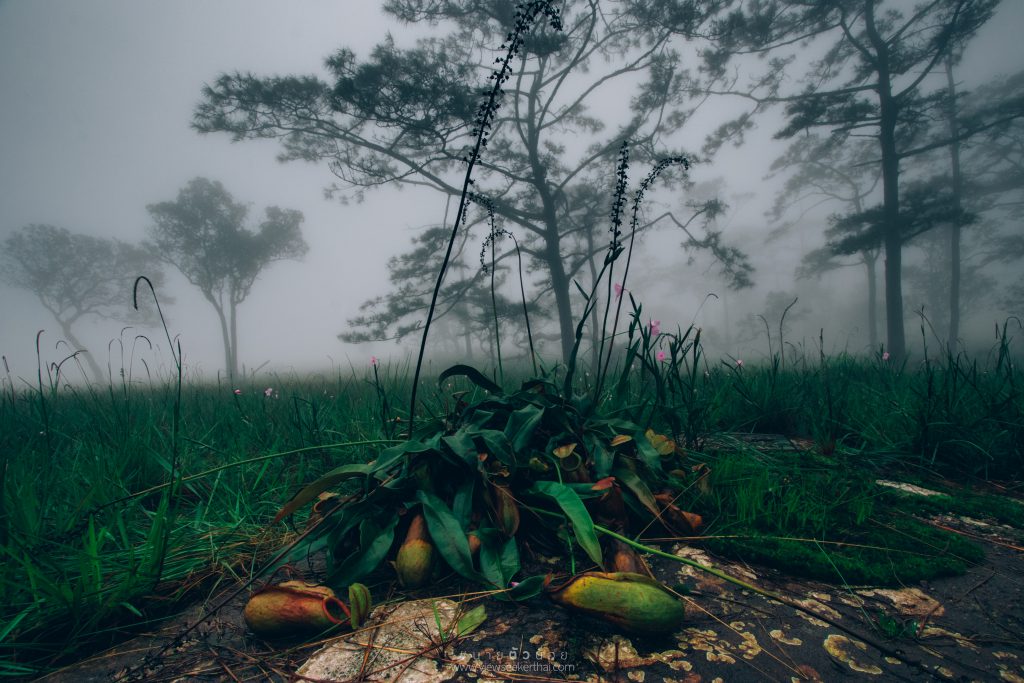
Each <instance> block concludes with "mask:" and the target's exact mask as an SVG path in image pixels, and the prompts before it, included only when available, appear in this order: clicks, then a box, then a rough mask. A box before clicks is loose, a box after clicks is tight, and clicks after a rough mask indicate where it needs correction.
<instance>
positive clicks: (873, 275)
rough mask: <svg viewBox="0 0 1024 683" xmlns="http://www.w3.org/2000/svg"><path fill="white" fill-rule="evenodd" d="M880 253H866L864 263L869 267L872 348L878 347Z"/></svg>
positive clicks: (869, 334)
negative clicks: (878, 271)
mask: <svg viewBox="0 0 1024 683" xmlns="http://www.w3.org/2000/svg"><path fill="white" fill-rule="evenodd" d="M877 264H878V254H877V253H872V254H870V255H868V254H865V255H864V265H865V266H867V269H868V339H870V344H871V349H872V351H874V350H875V349H877V348H878V273H877V270H878V268H877Z"/></svg>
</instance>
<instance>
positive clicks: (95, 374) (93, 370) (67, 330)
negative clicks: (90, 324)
mask: <svg viewBox="0 0 1024 683" xmlns="http://www.w3.org/2000/svg"><path fill="white" fill-rule="evenodd" d="M57 322H58V323H60V330H61V334H63V335H64V338H65V339H67V341H68V342H69V343H70V344H71V346H72V347H73V349H74V350H75V351H81V352H82V353H80V354H78V358H84V359H85V364H86V365H88V366H89V374H91V375H92V380H93V381H95V382H100V383H102V382H103V370H102V369H101V368H100V364H99V363H97V362H96V359H95V358H94V357H93V355H92V354H91V353H89V349H87V348H85V345H84V344H82V342H80V341H78V338H77V337H75V335H74V334H73V333H72V332H71V322H70V321H68V322H65V321H63V320H58V321H57ZM86 379H87V380H88V379H90V378H89V377H88V376H87V377H86Z"/></svg>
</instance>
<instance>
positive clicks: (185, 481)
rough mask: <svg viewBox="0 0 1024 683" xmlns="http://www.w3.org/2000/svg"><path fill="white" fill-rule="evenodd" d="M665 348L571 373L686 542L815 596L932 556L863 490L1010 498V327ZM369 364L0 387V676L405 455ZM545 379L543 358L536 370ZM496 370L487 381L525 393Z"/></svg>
mask: <svg viewBox="0 0 1024 683" xmlns="http://www.w3.org/2000/svg"><path fill="white" fill-rule="evenodd" d="M680 338H685V336H684V335H678V336H675V337H673V336H671V335H669V336H668V337H667V338H666V342H668V343H667V344H666V345H665V347H664V348H666V349H667V350H668V351H670V353H666V354H665V355H664V357H660V356H659V355H657V354H656V352H655V347H654V346H653V345H652V344H647V343H645V344H644V348H643V350H642V352H641V355H640V356H638V357H637V358H635V359H634V361H635V362H632V363H631V364H628V365H627V366H625V367H627V370H626V371H622V370H621V366H620V370H619V371H613V372H612V373H611V374H610V377H613V378H614V380H615V381H614V382H609V386H608V387H607V388H602V389H601V391H600V394H599V395H596V396H594V395H593V394H594V389H595V388H594V387H589V386H587V381H588V380H587V377H588V376H587V375H586V374H584V373H580V374H579V375H578V377H579V378H580V379H578V381H577V383H576V388H575V389H574V391H577V392H578V393H579V394H580V395H581V396H589V397H590V398H589V399H587V400H588V401H590V403H591V408H592V410H593V412H594V414H596V415H600V416H603V418H607V420H609V421H610V420H615V419H628V420H629V421H631V422H632V423H635V424H637V425H640V426H641V427H642V428H644V429H647V428H650V429H652V430H653V431H654V433H655V434H656V435H663V436H664V437H665V438H670V439H672V440H673V441H674V443H676V444H678V453H679V455H678V458H679V460H678V463H679V464H678V467H679V468H681V469H682V470H683V471H684V472H683V473H679V470H675V472H676V473H675V474H674V475H672V476H675V477H677V478H678V479H679V480H680V481H682V479H684V478H687V481H689V484H687V485H686V486H683V487H682V488H681V492H680V493H679V494H678V496H677V498H676V500H675V502H676V504H677V505H678V506H679V507H680V508H682V509H684V510H689V511H691V512H693V513H696V514H699V515H700V516H701V517H702V518H703V520H704V522H705V524H704V526H703V527H702V529H701V534H702V535H704V536H705V537H706V540H705V541H704V542H705V543H706V544H707V545H708V546H709V547H710V548H711V549H713V550H715V551H717V552H721V553H725V554H728V553H730V552H733V553H743V554H744V556H745V557H748V558H752V559H756V560H759V561H764V562H768V563H772V562H775V563H781V564H782V565H783V566H787V564H786V563H787V562H788V563H789V565H788V566H790V567H798V566H802V567H804V571H805V573H810V574H811V575H815V576H821V577H822V578H826V579H829V580H833V581H848V582H850V583H857V582H884V581H885V580H886V576H885V575H883V574H884V572H883V573H879V572H878V571H876V569H875V568H874V567H875V564H876V562H875V559H873V557H874V556H872V555H871V551H870V550H867V549H865V548H868V547H875V546H879V547H887V548H889V549H898V550H900V551H901V552H904V554H905V555H907V556H908V557H910V558H920V557H924V556H927V548H928V547H931V546H933V545H934V544H935V543H936V542H938V541H936V539H935V538H934V535H935V533H937V532H935V531H934V530H930V531H929V530H926V529H924V528H923V527H922V525H917V526H908V524H910V523H909V522H901V523H900V524H901V526H900V528H899V530H898V534H897V532H894V533H888V532H884V533H883V531H884V530H885V529H892V528H894V526H893V525H894V524H896V522H894V521H893V520H894V518H893V517H892V516H891V511H892V509H894V508H895V507H898V506H899V505H901V504H902V503H901V502H900V500H899V499H898V496H894V495H893V494H891V493H886V492H885V491H884V490H882V489H881V488H880V487H878V486H876V485H875V484H874V482H875V480H876V479H878V478H882V477H888V478H893V477H902V478H903V479H904V480H908V479H909V480H913V481H919V480H935V479H936V478H941V477H950V478H956V479H957V480H959V481H979V482H980V481H999V482H1004V483H1005V484H1006V485H1007V486H1008V487H1010V488H1009V490H1010V491H1011V492H1012V491H1013V487H1016V490H1017V492H1018V493H1019V492H1020V490H1019V489H1020V481H1021V474H1022V472H1024V395H1022V393H1021V392H1022V388H1024V384H1022V382H1024V376H1022V373H1021V371H1020V369H1019V367H1020V366H1019V365H1015V364H1014V363H1013V353H1012V348H1011V346H1012V340H1011V339H1010V338H1009V337H1008V336H1007V335H1005V334H1004V335H1003V337H1002V339H1001V340H1000V341H999V343H998V344H997V345H996V346H995V347H994V348H993V350H992V352H991V353H989V354H987V355H984V356H980V357H977V358H966V357H964V356H960V355H944V356H940V357H938V358H935V357H932V358H925V359H918V360H916V361H913V362H911V363H907V364H905V365H898V366H897V365H894V364H892V363H890V362H889V361H887V360H883V359H882V357H881V356H878V357H874V358H857V357H852V356H839V357H823V356H814V357H792V354H791V355H790V356H787V357H786V358H785V362H783V359H782V358H779V357H778V356H776V357H774V358H772V359H768V360H767V361H765V362H763V363H760V364H758V363H754V362H751V361H748V362H747V363H745V364H738V363H737V362H736V361H735V360H734V359H726V360H724V361H710V360H707V359H706V358H705V357H704V356H703V355H702V352H701V349H700V347H699V344H696V345H690V346H676V347H673V346H672V343H673V342H674V341H678V340H679V339H680ZM376 370H377V371H378V372H377V373H376V377H375V373H374V372H373V371H372V369H371V367H370V366H369V365H367V367H366V368H365V369H364V370H354V371H346V372H341V373H339V372H334V373H332V374H330V375H311V376H307V377H297V376H287V377H282V376H259V377H258V378H250V379H246V380H244V381H241V382H240V383H239V385H238V386H237V387H236V386H230V385H225V384H221V385H219V386H216V385H210V384H202V383H188V382H186V383H184V384H183V385H182V387H181V393H180V396H179V394H178V387H177V382H176V378H174V377H171V378H165V379H154V378H147V379H146V381H128V380H127V379H120V378H119V379H117V380H116V381H115V382H113V383H111V384H109V385H107V386H102V387H99V386H95V385H93V386H91V387H83V386H72V385H68V384H65V383H64V382H62V381H60V379H59V378H56V377H52V376H50V377H48V376H47V374H46V373H45V372H42V373H41V375H40V378H39V381H38V382H37V385H36V386H29V385H26V384H24V383H15V382H14V381H12V380H11V379H10V378H7V380H5V382H4V384H3V394H2V397H0V458H2V462H0V477H2V479H0V491H2V498H0V598H2V599H0V610H2V613H0V674H2V675H8V676H24V675H31V674H33V673H36V672H39V671H43V670H46V669H48V668H51V667H53V666H55V665H56V664H57V663H59V662H61V661H65V660H67V659H69V658H73V657H74V656H75V655H76V654H79V653H81V652H83V651H84V650H85V649H88V648H94V647H96V646H97V644H98V643H103V642H107V641H109V640H111V639H116V638H118V637H121V635H120V634H122V633H123V632H124V630H125V629H130V628H132V627H137V626H139V625H142V624H152V623H153V622H154V621H157V620H159V619H161V618H162V617H164V616H166V615H168V614H171V613H173V612H174V610H175V609H176V608H177V607H179V606H180V605H182V604H184V603H187V602H189V601H192V600H196V599H200V598H202V597H203V596H205V595H207V594H209V592H210V591H211V590H212V589H213V588H214V587H216V586H217V585H218V583H219V582H222V581H230V582H236V581H238V580H239V579H247V578H249V577H251V576H253V573H254V572H256V571H257V570H258V569H260V567H261V563H262V562H263V561H265V560H266V558H267V557H269V555H270V554H271V553H272V552H273V551H275V550H277V549H278V548H280V547H281V545H282V544H283V543H284V542H286V541H287V540H288V539H289V538H292V537H294V535H295V531H294V530H295V528H296V526H295V525H297V526H298V528H301V526H302V523H303V519H302V517H303V516H304V515H306V514H307V511H306V509H305V508H304V509H302V510H300V511H299V513H298V514H297V515H296V519H295V520H294V524H293V525H291V526H290V525H289V524H286V523H281V524H277V525H271V524H270V522H271V520H272V519H273V517H274V514H275V513H276V512H277V511H278V510H279V509H280V508H281V506H282V504H283V503H285V502H286V501H287V500H289V498H291V497H292V496H293V495H294V494H295V493H296V491H298V490H299V489H301V488H302V487H303V486H304V485H305V484H308V483H309V482H310V481H313V480H315V479H316V478H317V477H319V476H320V475H321V474H323V473H324V472H326V471H328V470H330V469H332V468H335V467H337V466H339V465H342V464H346V463H366V462H368V461H370V460H373V459H374V458H376V457H378V455H379V454H380V453H381V452H382V451H383V450H384V449H385V448H387V447H388V446H390V445H393V444H395V443H397V442H398V440H400V437H401V432H402V429H403V422H402V419H403V416H405V415H406V409H405V406H407V404H408V397H409V393H410V389H411V387H410V382H411V380H410V375H411V373H410V372H409V368H408V367H407V366H402V367H398V366H393V367H384V366H382V367H379V368H376ZM438 370H439V368H435V369H433V371H430V372H427V373H425V374H424V377H425V379H424V380H423V381H422V384H421V388H420V398H421V405H422V406H423V407H422V408H421V409H420V410H421V414H422V415H423V417H421V421H422V422H421V424H422V425H423V426H421V429H434V430H440V432H444V431H445V429H446V427H445V424H446V422H445V421H446V420H447V419H448V417H447V416H450V415H452V414H453V411H455V410H456V408H457V406H459V405H462V404H461V403H460V401H462V402H464V401H469V402H472V401H474V400H480V399H482V397H485V392H483V391H482V390H481V389H479V388H478V387H477V386H476V385H474V384H473V383H471V382H469V381H467V380H466V379H465V378H464V377H451V378H448V379H446V380H445V381H444V382H443V383H442V384H440V385H439V384H438V383H437V381H436V377H437V376H438V375H439V372H438ZM563 374H564V370H563V369H561V368H557V367H556V369H555V370H554V371H553V373H552V375H551V377H552V378H555V379H557V380H558V381H561V377H562V376H563ZM510 375H511V373H509V372H508V371H507V369H506V381H505V383H504V386H505V388H506V389H510V388H515V387H518V385H519V384H520V382H521V381H522V380H521V379H516V380H513V379H511V378H510ZM556 383H557V382H556ZM462 391H466V392H469V393H468V394H466V395H465V396H463V395H460V394H459V393H458V392H462ZM396 418H397V420H396ZM608 424H612V423H611V422H608ZM446 433H450V431H449V432H446ZM750 433H772V434H781V435H785V436H786V437H793V438H794V439H795V440H796V441H794V442H792V443H791V444H790V445H791V446H792V445H794V444H796V445H795V446H794V447H792V448H782V449H777V448H775V449H773V448H767V449H766V448H761V447H757V446H756V445H751V443H750V441H749V440H745V439H744V438H743V435H745V434H750ZM783 441H784V440H783ZM796 446H799V447H796ZM172 473H173V476H174V477H175V479H176V481H177V485H176V486H175V487H174V490H173V495H172V488H171V487H170V486H169V482H170V480H171V476H172ZM697 473H700V475H699V476H698V474H697ZM1014 482H1016V483H1014ZM652 488H653V487H652ZM928 504H929V505H931V506H932V507H933V508H935V507H937V508H939V509H942V508H948V509H955V508H956V507H957V506H958V505H960V506H965V507H969V508H971V509H972V510H978V509H979V508H980V509H986V510H995V511H996V514H997V515H999V514H1002V515H1004V516H1007V517H1013V516H1014V515H1020V514H1021V513H1020V509H1021V506H1019V505H1016V503H1004V504H1002V505H1001V506H999V505H992V504H990V503H989V502H985V501H984V500H982V501H981V502H979V501H978V500H977V499H976V498H960V499H958V498H957V497H956V496H953V497H945V498H944V499H941V500H939V501H931V502H929V503H928ZM905 507H906V506H905ZM879 529H882V530H883V531H879ZM915 534H916V536H915ZM915 538H916V540H914V539H915ZM793 539H796V540H793ZM901 539H902V540H901ZM907 539H911V540H907ZM838 541H842V542H844V543H847V544H850V546H854V547H850V546H841V545H839V544H838V543H837V542H838ZM697 542H699V541H697ZM942 542H943V543H949V542H956V543H958V544H959V545H958V546H957V552H956V553H954V554H955V555H957V556H958V557H959V558H960V559H961V560H963V561H964V562H970V561H975V560H977V559H978V557H979V555H978V552H979V551H977V549H975V548H973V546H971V545H970V544H968V543H966V542H963V541H960V540H959V539H954V541H950V540H948V539H947V540H945V541H942ZM823 543H824V544H825V545H822V544H823ZM830 543H833V544H836V545H834V546H833V545H828V544H830ZM915 544H916V545H915ZM860 546H863V547H860ZM896 546H899V547H898V548H896ZM918 546H919V547H918ZM823 547H824V548H826V549H827V550H828V551H827V552H825V553H824V554H823V553H822V551H821V548H823ZM833 548H834V549H833ZM919 551H920V552H919ZM886 557H888V555H887V556H886ZM822 558H824V559H822ZM889 564H891V563H890V562H889V561H888V560H887V561H886V565H887V566H888V565H889ZM901 566H902V565H901ZM959 569H962V566H961V567H959ZM899 571H902V572H903V574H901V575H899V576H898V577H897V578H917V577H920V576H922V575H926V574H928V572H931V573H932V574H934V573H942V572H955V571H958V566H957V565H956V562H952V563H951V564H948V565H941V563H936V562H934V561H929V560H922V559H916V560H911V561H908V563H907V564H906V566H905V567H904V568H903V569H901V570H899ZM889 578H892V576H891V575H890V576H889Z"/></svg>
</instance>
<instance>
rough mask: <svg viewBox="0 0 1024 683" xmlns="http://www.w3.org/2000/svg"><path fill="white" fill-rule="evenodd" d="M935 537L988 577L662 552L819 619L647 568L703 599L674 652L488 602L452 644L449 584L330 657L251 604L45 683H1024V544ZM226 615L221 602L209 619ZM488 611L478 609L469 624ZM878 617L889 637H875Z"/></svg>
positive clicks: (1004, 534) (592, 623)
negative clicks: (811, 567) (283, 639)
mask: <svg viewBox="0 0 1024 683" xmlns="http://www.w3.org/2000/svg"><path fill="white" fill-rule="evenodd" d="M933 521H935V522H936V523H941V524H944V525H946V526H950V527H953V528H956V529H958V530H960V531H962V532H963V533H965V534H968V535H970V536H972V537H975V538H976V539H977V540H978V542H979V543H981V544H982V546H983V547H984V548H985V550H986V560H985V562H984V563H983V564H981V565H979V566H976V567H974V568H972V569H971V570H970V571H968V573H967V574H965V575H964V576H960V577H955V578H950V579H941V580H935V581H932V582H922V583H921V584H918V585H913V586H906V587H903V588H901V589H898V590H895V589H884V590H883V589H872V588H866V587H855V588H845V587H841V586H836V585H831V584H825V583H820V582H815V581H808V580H802V579H793V578H790V577H787V576H785V575H783V574H781V573H779V572H777V571H774V570H768V569H763V568H759V567H757V566H750V565H745V564H742V563H738V562H731V561H724V560H722V559H721V558H718V557H715V556H712V555H709V554H708V553H706V552H704V551H702V550H699V549H696V548H691V547H687V546H684V545H682V544H666V545H664V546H662V547H663V549H664V550H666V551H669V552H673V553H677V554H680V555H684V556H686V557H690V558H691V559H695V560H698V561H700V562H703V563H706V564H710V565H712V566H715V567H716V568H718V569H721V570H723V571H725V572H727V573H729V574H731V575H733V576H736V577H738V578H740V579H742V580H744V581H747V582H750V583H753V584H755V585H758V586H760V587H761V588H764V589H767V590H769V591H773V592H777V593H780V594H783V595H785V596H786V597H788V598H789V599H791V600H793V601H796V602H798V603H799V604H802V605H803V606H805V607H806V608H807V609H809V610H810V611H811V612H813V613H815V614H817V615H819V617H820V618H818V617H814V616H811V615H809V614H807V613H804V612H801V611H798V610H796V609H794V608H792V607H790V606H786V605H782V604H780V603H778V602H775V601H772V600H770V599H767V598H764V597H762V596H760V595H757V594H753V593H750V592H748V591H744V590H742V589H739V588H737V587H735V586H734V585H732V584H728V583H726V582H724V581H722V580H720V579H718V578H715V577H713V576H711V575H709V574H706V573H703V572H700V571H699V570H696V569H694V568H691V567H688V566H686V565H682V564H678V563H673V562H672V561H670V560H667V559H661V558H651V559H650V565H651V567H652V569H653V571H654V573H655V575H656V576H657V577H658V578H660V579H661V580H663V581H664V582H666V583H667V584H670V585H671V584H675V583H679V582H682V583H684V584H685V585H687V586H691V587H692V591H691V593H690V594H689V595H687V596H685V601H686V611H687V621H686V624H685V626H684V628H683V629H682V630H681V631H678V632H676V633H672V634H667V635H665V636H663V637H657V638H651V637H642V638H641V637H630V636H624V635H621V634H620V633H617V632H616V631H615V629H614V628H612V627H611V626H608V625H606V624H604V623H603V622H601V621H597V620H594V619H591V618H588V617H582V616H579V615H576V614H571V613H568V612H566V611H565V610H563V609H561V608H560V607H557V606H555V605H554V604H552V603H550V602H549V601H548V600H547V599H546V598H543V597H541V598H539V599H536V600H534V601H532V602H530V603H527V604H509V603H505V602H501V601H498V600H496V599H493V598H485V599H483V604H484V605H485V606H486V609H487V615H488V616H487V619H486V620H485V621H484V623H483V624H482V625H481V626H480V627H479V628H478V629H477V630H476V631H474V632H472V633H471V634H469V635H468V636H466V637H464V638H462V639H455V640H453V639H447V642H445V639H442V638H441V637H440V636H439V630H438V625H437V624H438V620H440V622H441V627H442V629H446V628H447V625H448V623H449V622H450V621H452V619H454V618H455V616H457V612H458V611H459V609H460V607H459V606H458V605H457V604H456V603H454V602H451V600H456V601H458V600H460V598H465V597H466V595H465V594H464V593H461V592H460V586H459V585H458V584H457V583H454V582H452V583H442V584H439V585H437V586H433V587H431V590H430V591H424V592H420V593H417V594H414V595H409V596H401V595H397V594H396V595H394V596H393V600H392V601H391V602H387V601H386V600H384V599H383V597H384V596H383V592H384V591H386V590H388V588H387V586H386V585H376V586H373V593H374V599H375V601H378V602H382V603H384V604H381V605H380V606H378V607H377V608H375V610H374V612H373V614H372V615H371V620H370V624H369V626H368V627H367V628H365V629H363V630H361V631H359V632H358V633H354V634H352V633H350V634H343V635H342V636H340V637H336V638H334V639H332V640H328V641H322V642H319V643H313V644H301V645H295V646H292V647H289V646H287V645H281V644H277V645H276V646H271V645H269V644H267V643H265V642H262V641H260V640H258V639H256V638H254V637H253V636H252V635H251V634H248V633H247V631H246V628H245V625H244V623H243V621H242V618H241V610H242V607H243V606H244V603H245V600H246V599H247V593H246V594H243V595H240V596H238V597H237V598H236V599H235V600H233V601H232V602H231V603H229V604H228V605H227V606H225V607H224V608H223V609H221V610H220V611H219V612H217V613H216V614H214V615H212V616H210V617H208V618H206V619H205V620H203V621H202V623H201V625H200V626H199V627H197V628H195V629H194V630H192V631H191V632H190V633H188V634H187V635H186V636H185V637H184V638H183V639H181V638H178V639H177V640H176V638H177V637H178V636H179V635H180V634H181V632H182V630H183V629H184V628H185V627H186V626H188V625H191V624H193V623H195V621H197V620H198V618H199V617H200V616H201V615H202V614H203V610H204V606H203V605H197V606H196V607H195V608H194V609H192V610H190V611H188V612H186V613H183V614H181V615H179V617H177V618H175V619H173V620H170V621H169V622H167V623H166V624H165V626H164V627H163V628H161V629H160V630H159V631H157V632H154V633H150V634H146V635H143V636H136V637H135V638H133V639H131V640H128V641H126V642H124V643H122V644H120V645H119V646H118V647H116V648H114V649H112V650H111V651H109V652H105V653H102V654H98V655H96V656H94V657H92V658H90V659H88V660H86V661H83V662H79V663H78V664H75V665H73V666H71V667H68V668H66V669H63V670H61V671H59V672H57V673H55V674H51V675H49V676H47V677H45V678H44V679H42V680H46V681H53V682H56V681H75V682H79V681H86V682H87V681H112V680H113V681H131V680H135V681H214V680H216V681H289V680H299V681H303V680H305V681H358V680H374V681H406V682H417V683H418V682H425V681H499V680H501V681H505V680H516V681H560V680H581V681H608V682H612V681H614V682H619V681H621V682H623V683H626V682H628V681H636V682H651V683H658V682H662V681H664V682H666V683H671V682H679V681H687V682H693V683H696V682H698V681H708V682H710V681H723V682H726V681H796V680H822V681H837V680H847V679H849V680H854V679H874V680H880V681H882V680H884V681H889V680H912V681H922V680H950V681H998V680H1003V681H1015V682H1020V683H1024V531H1022V530H1019V529H1013V528H1010V527H1006V526H997V525H993V524H984V523H982V522H978V521H975V520H968V519H963V518H948V517H943V518H936V519H934V520H933ZM279 578H280V577H279ZM296 578H299V577H296ZM302 578H307V579H311V578H315V576H305V577H302ZM442 596H447V598H448V599H444V598H443V597H442ZM417 598H418V600H417ZM218 601H219V598H217V597H216V596H214V597H212V598H211V599H210V600H209V601H208V602H207V603H206V605H207V606H208V605H212V604H217V603H218ZM477 604H480V603H478V602H474V601H473V600H472V598H470V599H468V600H465V601H464V602H462V607H461V609H468V608H471V607H473V606H475V605H477ZM880 615H885V619H884V621H885V623H886V624H887V625H888V626H889V628H888V633H886V632H883V630H882V629H880V628H879V626H878V620H879V616H880ZM911 622H916V623H917V624H918V625H919V626H918V628H917V629H916V631H914V630H913V629H912V626H911ZM901 627H902V628H901ZM901 630H902V631H903V632H902V633H899V631H901ZM912 631H913V632H912Z"/></svg>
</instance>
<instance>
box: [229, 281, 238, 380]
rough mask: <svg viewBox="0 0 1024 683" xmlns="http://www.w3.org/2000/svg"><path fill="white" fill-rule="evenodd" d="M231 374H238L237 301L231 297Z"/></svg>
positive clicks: (233, 375)
mask: <svg viewBox="0 0 1024 683" xmlns="http://www.w3.org/2000/svg"><path fill="white" fill-rule="evenodd" d="M229 348H230V351H231V365H230V366H228V367H230V368H231V376H232V377H237V376H238V302H237V301H235V299H234V298H233V297H232V299H231V343H230V346H229Z"/></svg>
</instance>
